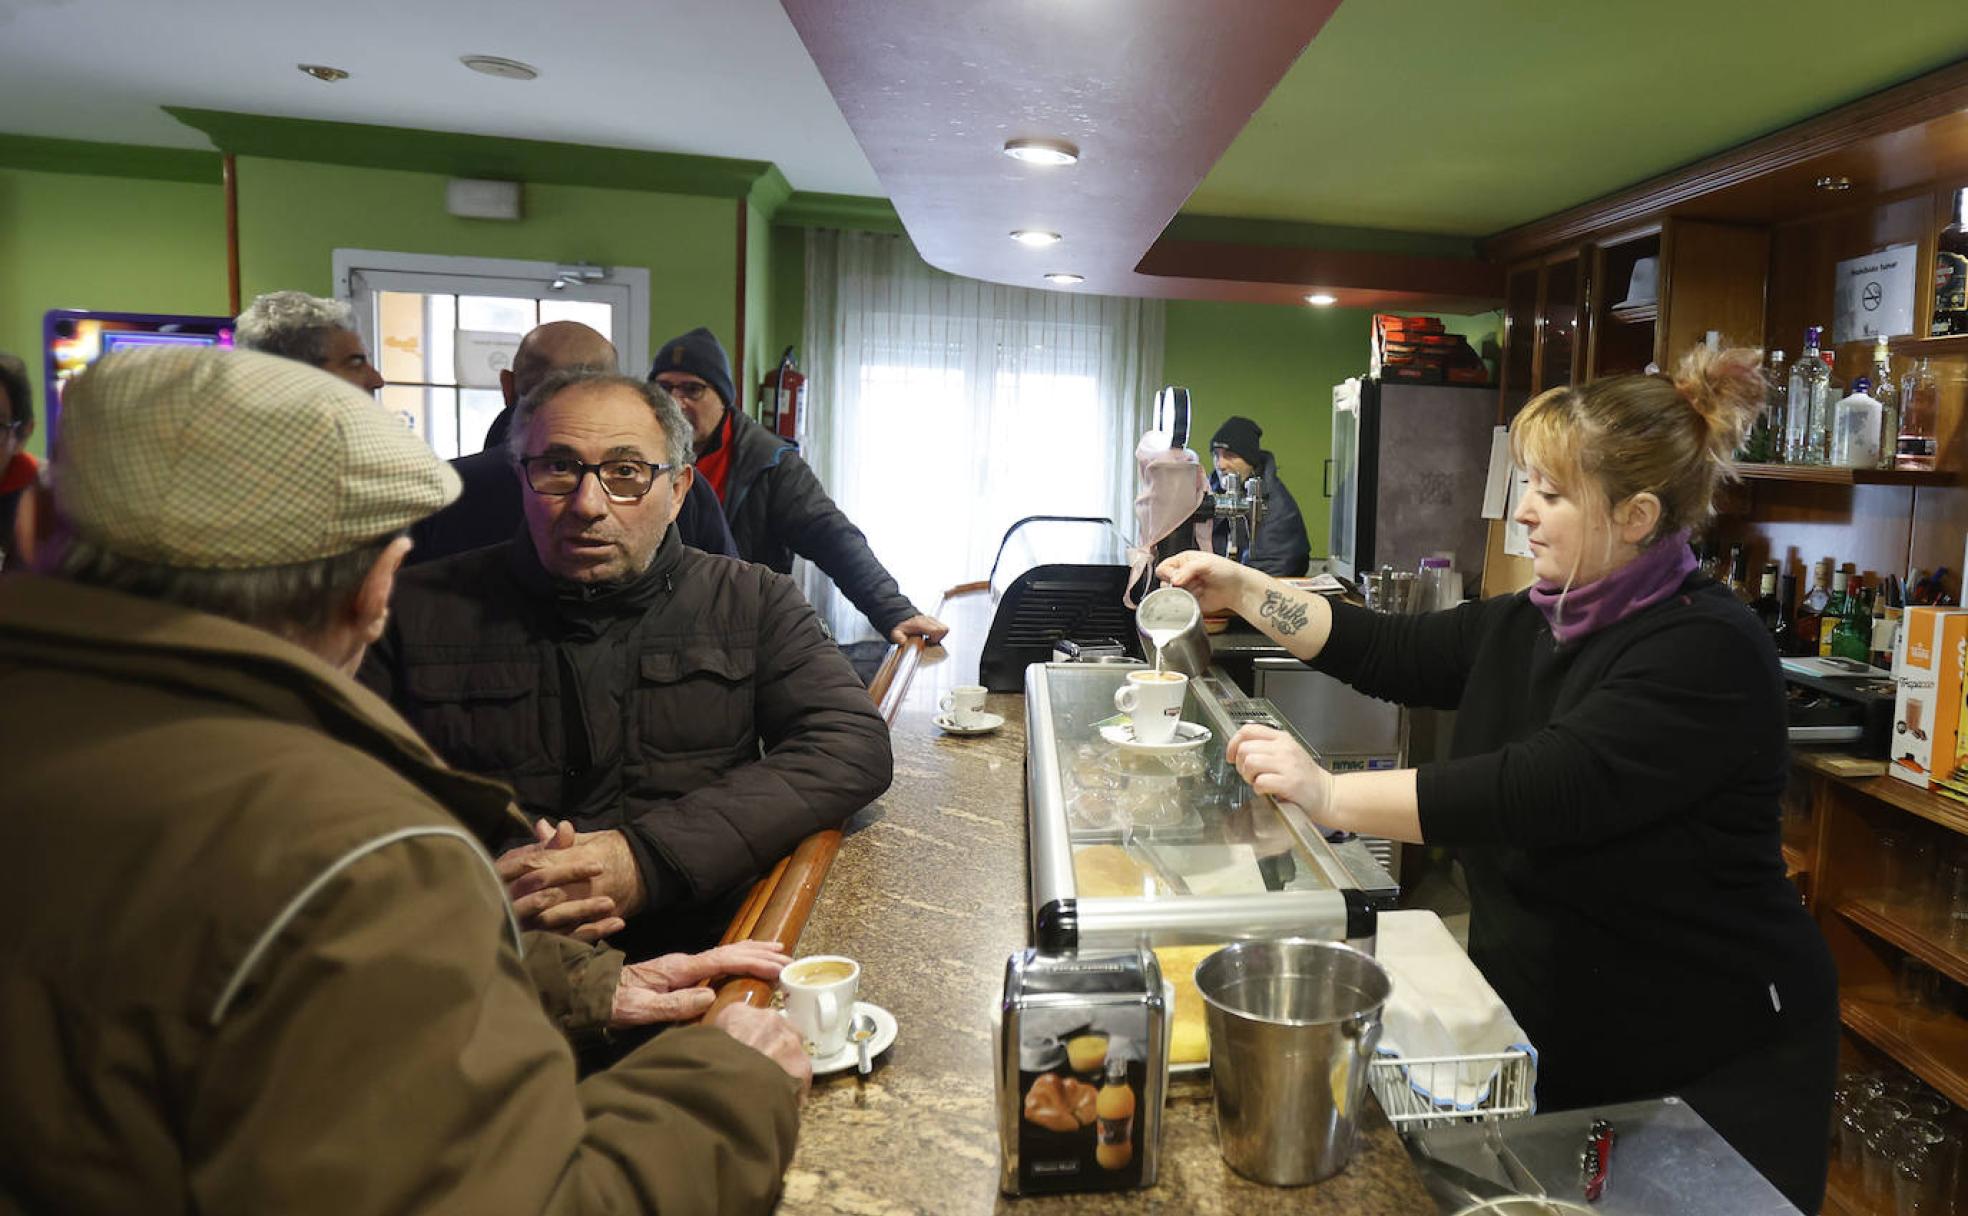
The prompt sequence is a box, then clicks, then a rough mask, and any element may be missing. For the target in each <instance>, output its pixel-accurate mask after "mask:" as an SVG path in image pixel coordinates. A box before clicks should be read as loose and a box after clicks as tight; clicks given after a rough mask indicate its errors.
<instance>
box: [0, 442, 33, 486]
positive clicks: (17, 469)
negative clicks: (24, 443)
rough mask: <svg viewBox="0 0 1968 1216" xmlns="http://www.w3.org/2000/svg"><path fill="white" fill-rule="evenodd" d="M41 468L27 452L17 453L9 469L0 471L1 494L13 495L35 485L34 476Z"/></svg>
mask: <svg viewBox="0 0 1968 1216" xmlns="http://www.w3.org/2000/svg"><path fill="white" fill-rule="evenodd" d="M40 467H41V466H40V465H38V464H36V463H35V461H34V457H32V456H29V455H28V454H27V453H26V452H15V453H14V458H13V459H12V460H10V461H8V462H7V467H6V468H4V469H0V494H12V493H13V492H14V491H15V490H24V489H26V488H27V487H28V486H30V485H32V484H34V474H35V472H36V471H37V470H38V469H39V468H40Z"/></svg>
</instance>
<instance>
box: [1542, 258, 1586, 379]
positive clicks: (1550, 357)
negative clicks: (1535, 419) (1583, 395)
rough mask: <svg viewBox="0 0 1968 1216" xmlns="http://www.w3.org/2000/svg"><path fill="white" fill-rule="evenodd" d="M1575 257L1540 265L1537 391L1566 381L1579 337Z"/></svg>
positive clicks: (1569, 374)
mask: <svg viewBox="0 0 1968 1216" xmlns="http://www.w3.org/2000/svg"><path fill="white" fill-rule="evenodd" d="M1579 267H1580V261H1579V258H1578V257H1577V256H1576V255H1574V256H1572V257H1569V258H1566V259H1565V260H1564V261H1562V262H1553V263H1551V264H1550V265H1549V266H1546V267H1545V268H1544V315H1543V316H1542V317H1541V318H1540V321H1541V322H1542V325H1543V329H1544V342H1543V344H1542V347H1541V349H1540V353H1539V369H1538V370H1539V375H1538V383H1537V391H1538V392H1543V391H1544V390H1545V389H1548V388H1556V387H1558V386H1559V385H1561V384H1570V383H1571V382H1572V379H1573V373H1572V367H1573V359H1574V357H1575V356H1576V354H1577V352H1578V337H1579Z"/></svg>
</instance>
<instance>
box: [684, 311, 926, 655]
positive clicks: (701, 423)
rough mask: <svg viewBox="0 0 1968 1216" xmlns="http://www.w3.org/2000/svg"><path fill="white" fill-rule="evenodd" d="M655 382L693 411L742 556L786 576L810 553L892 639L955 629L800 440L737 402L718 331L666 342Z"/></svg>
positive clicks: (706, 464) (706, 466)
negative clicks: (894, 562) (890, 564)
mask: <svg viewBox="0 0 1968 1216" xmlns="http://www.w3.org/2000/svg"><path fill="white" fill-rule="evenodd" d="M649 378H650V380H651V381H653V382H655V383H656V384H659V385H661V386H662V388H663V391H664V392H666V393H668V394H670V396H672V397H674V398H676V401H677V404H678V405H679V406H681V407H683V412H684V414H685V415H687V416H688V417H689V419H690V425H691V435H692V442H693V445H694V448H695V451H696V454H697V467H698V469H699V470H700V471H701V472H702V474H703V476H704V478H705V480H707V481H709V482H710V483H711V488H712V489H713V490H715V491H717V496H718V499H719V500H720V501H721V502H723V504H724V516H725V519H726V520H728V521H729V522H730V524H731V535H732V536H733V537H734V538H735V539H736V540H737V541H738V555H739V556H740V557H743V558H744V559H745V560H746V561H748V562H759V563H761V564H763V565H766V566H770V567H771V568H772V569H774V570H777V571H778V572H779V573H781V574H790V573H792V569H793V558H794V556H795V555H797V556H800V557H803V558H805V559H806V560H808V561H810V562H812V563H813V564H814V565H816V566H818V567H820V569H821V570H823V571H825V572H826V575H827V577H828V578H831V579H833V580H834V585H835V586H837V587H839V588H840V589H841V593H842V594H844V595H845V596H847V598H848V599H850V600H852V601H853V602H854V606H855V607H856V608H859V609H860V610H861V614H862V615H863V616H865V617H867V618H868V620H869V622H870V623H872V624H873V625H874V627H875V630H876V632H878V633H880V634H881V635H882V636H883V637H885V638H887V639H888V640H889V641H891V642H896V643H900V642H902V641H904V640H905V639H907V638H910V637H921V638H923V639H925V640H926V641H928V642H930V643H932V644H934V643H936V642H940V641H942V640H943V637H944V635H945V634H947V633H949V632H950V627H949V626H948V625H945V624H944V623H943V622H941V621H939V620H937V619H936V618H935V617H933V616H929V615H927V614H925V613H921V612H918V611H916V606H915V605H914V604H912V603H910V602H909V597H907V596H905V595H903V594H902V589H901V588H900V587H898V586H897V585H896V583H895V577H894V576H893V575H891V574H890V573H889V572H888V570H887V568H886V567H884V566H883V565H882V564H881V561H880V560H879V559H877V558H876V557H875V554H874V550H872V549H870V548H869V547H868V538H867V536H866V535H865V534H863V533H862V531H861V529H859V528H857V527H855V526H854V521H853V520H851V519H849V518H848V517H847V516H846V514H845V513H843V512H842V511H841V509H840V508H839V507H838V506H836V505H835V504H834V500H833V499H832V498H831V497H829V496H828V494H827V491H826V488H825V487H823V486H822V485H821V484H820V479H819V478H818V477H815V476H814V475H813V470H812V469H811V468H809V467H807V463H806V461H804V460H802V459H801V458H800V454H799V445H797V444H795V443H793V442H791V441H789V440H786V439H782V438H780V437H779V436H778V435H775V434H773V433H772V432H771V431H768V430H766V429H765V428H764V427H762V426H760V425H759V424H758V423H756V422H753V421H752V420H751V419H750V418H749V417H747V416H746V414H745V412H744V411H743V410H741V409H736V408H734V406H735V405H736V403H737V401H738V395H737V392H736V390H735V389H734V387H733V386H732V383H731V360H730V359H729V358H728V357H727V356H726V355H725V353H724V345H723V344H722V343H720V342H719V341H718V340H717V336H716V335H715V334H713V333H712V332H711V331H710V330H708V329H705V328H703V327H702V326H699V327H698V328H696V329H693V330H691V331H690V332H689V333H687V334H684V335H683V336H681V337H677V338H672V339H670V340H669V341H668V342H665V343H663V345H662V347H661V348H660V349H659V350H658V352H657V355H656V362H655V364H654V365H653V366H652V367H651V368H650V369H649Z"/></svg>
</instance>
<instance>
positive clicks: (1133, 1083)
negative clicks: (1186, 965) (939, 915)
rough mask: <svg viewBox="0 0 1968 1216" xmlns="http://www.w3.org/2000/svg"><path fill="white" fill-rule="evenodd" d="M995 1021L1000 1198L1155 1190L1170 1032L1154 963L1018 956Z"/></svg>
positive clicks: (1090, 956) (1117, 954) (1128, 957)
mask: <svg viewBox="0 0 1968 1216" xmlns="http://www.w3.org/2000/svg"><path fill="white" fill-rule="evenodd" d="M1000 1013H1001V1015H1002V1016H1001V1020H1000V1022H999V1026H998V1039H997V1044H996V1046H997V1053H998V1059H997V1072H996V1076H997V1086H996V1088H997V1102H998V1138H999V1145H1000V1150H1001V1159H1002V1166H1003V1168H1002V1173H1001V1175H1000V1179H999V1185H1000V1187H1001V1188H1002V1189H1003V1190H1004V1192H1005V1193H1006V1194H1008V1195H1041V1194H1055V1193H1059V1192H1065V1191H1119V1190H1132V1189H1137V1188H1141V1187H1150V1186H1153V1185H1155V1176H1156V1171H1157V1167H1158V1165H1159V1162H1160V1157H1161V1138H1162V1100H1163V1095H1164V1093H1165V1091H1166V1089H1167V1085H1168V1034H1169V1029H1170V1027H1169V1022H1168V1018H1169V1008H1168V996H1167V993H1166V991H1165V990H1164V988H1163V987H1162V971H1161V966H1160V964H1159V963H1157V962H1156V960H1155V955H1154V952H1153V951H1150V950H1147V949H1143V948H1136V949H1133V950H1122V951H1109V952H1074V953H1065V954H1044V953H1041V952H1039V951H1037V950H1023V951H1020V952H1019V953H1017V954H1014V955H1012V956H1011V958H1010V960H1009V961H1008V962H1007V963H1006V965H1005V980H1004V999H1003V1004H1002V1006H1001V1008H1000Z"/></svg>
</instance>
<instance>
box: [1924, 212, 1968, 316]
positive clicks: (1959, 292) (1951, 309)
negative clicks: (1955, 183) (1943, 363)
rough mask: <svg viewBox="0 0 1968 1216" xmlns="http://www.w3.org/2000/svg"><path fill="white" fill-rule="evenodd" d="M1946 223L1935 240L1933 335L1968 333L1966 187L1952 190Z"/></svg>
mask: <svg viewBox="0 0 1968 1216" xmlns="http://www.w3.org/2000/svg"><path fill="white" fill-rule="evenodd" d="M1953 201H1954V205H1953V207H1952V208H1951V209H1950V211H1949V216H1948V221H1949V222H1948V226H1947V227H1945V228H1943V229H1941V234H1940V236H1938V237H1936V238H1935V240H1934V324H1933V325H1932V326H1931V327H1930V328H1929V330H1928V332H1929V333H1931V334H1933V335H1934V336H1935V337H1937V338H1939V337H1943V336H1945V335H1948V334H1968V190H1956V191H1955V192H1954V200H1953Z"/></svg>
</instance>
